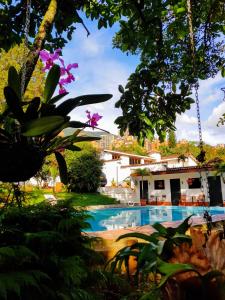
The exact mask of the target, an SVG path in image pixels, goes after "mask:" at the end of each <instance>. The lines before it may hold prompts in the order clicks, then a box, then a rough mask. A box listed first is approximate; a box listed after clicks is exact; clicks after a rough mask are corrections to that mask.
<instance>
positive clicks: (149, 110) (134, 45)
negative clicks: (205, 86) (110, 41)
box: [114, 0, 225, 142]
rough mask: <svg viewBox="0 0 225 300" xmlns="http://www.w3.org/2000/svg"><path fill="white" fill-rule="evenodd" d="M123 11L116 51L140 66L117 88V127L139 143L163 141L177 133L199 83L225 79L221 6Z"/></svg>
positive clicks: (149, 0)
mask: <svg viewBox="0 0 225 300" xmlns="http://www.w3.org/2000/svg"><path fill="white" fill-rule="evenodd" d="M124 6H126V9H125V7H124ZM124 6H123V9H121V11H122V14H123V15H124V18H122V19H121V20H120V30H119V31H118V32H117V34H116V36H115V38H114V46H115V47H117V48H119V49H121V50H122V51H123V52H126V53H127V54H130V53H131V54H139V56H140V64H139V65H138V66H137V68H136V70H135V72H134V73H133V74H131V75H130V77H129V79H128V83H127V85H126V86H125V87H122V86H120V87H119V90H120V92H121V97H120V100H119V101H118V102H117V103H116V107H119V108H121V109H122V113H123V115H122V116H121V117H119V118H117V120H116V123H117V124H118V125H119V128H120V130H121V133H123V132H124V131H125V130H126V129H127V128H128V129H129V132H130V134H132V135H136V136H138V138H139V140H140V141H141V142H143V139H144V138H145V137H148V138H152V137H153V136H154V133H155V132H156V133H157V134H158V135H159V137H160V139H164V138H165V132H166V130H167V129H168V128H170V129H172V130H174V129H175V128H174V122H175V121H176V115H177V114H181V113H183V112H184V111H185V110H187V109H189V108H190V105H191V104H192V103H193V99H191V98H190V97H189V95H190V91H191V87H192V86H193V85H195V84H196V83H197V80H198V79H199V78H200V79H207V78H209V77H212V76H214V75H215V74H216V73H217V72H219V71H220V70H221V69H222V74H225V68H224V63H225V60H224V55H223V50H222V49H223V47H224V40H225V39H224V33H225V30H224V28H225V27H224V24H225V19H224V13H223V11H224V1H221V0H215V1H211V0H201V1H193V0H186V1H180V0H175V1H171V0H169V1H154V0H146V1H131V0H130V1H126V4H124ZM218 37H220V38H218ZM179 86H180V91H179V90H178V89H177V87H179ZM196 86H197V85H196ZM134 116H135V118H134Z"/></svg>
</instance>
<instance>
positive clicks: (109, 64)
mask: <svg viewBox="0 0 225 300" xmlns="http://www.w3.org/2000/svg"><path fill="white" fill-rule="evenodd" d="M85 24H86V26H87V27H88V29H89V31H90V32H91V34H90V35H89V36H88V37H87V34H86V31H85V29H84V28H83V27H82V26H81V25H79V24H78V25H77V30H76V31H75V32H74V34H73V39H72V41H70V42H69V43H68V44H67V45H66V46H65V48H64V49H63V58H64V59H65V61H66V63H74V62H77V63H78V65H79V68H78V69H76V70H75V72H74V75H75V77H76V78H77V80H76V81H75V83H73V84H71V85H70V86H68V91H69V92H70V96H74V97H75V96H79V95H82V94H93V93H111V94H113V98H112V99H111V100H110V101H108V102H105V103H100V104H94V105H91V106H89V107H82V108H79V109H77V110H74V111H73V112H72V114H71V116H72V118H73V119H74V120H80V121H86V114H85V111H86V110H87V109H88V110H90V111H91V112H93V113H94V112H98V113H99V114H100V115H102V116H103V118H102V120H101V121H100V123H99V125H100V127H101V128H104V129H106V130H108V131H110V132H112V133H115V134H117V133H118V129H117V127H116V125H115V124H114V120H115V119H116V117H117V116H119V115H120V114H121V111H120V110H119V109H116V108H115V107H114V104H115V102H116V101H117V100H118V99H119V95H120V93H119V92H118V85H119V84H122V85H124V84H125V83H126V80H127V78H128V77H129V74H130V73H131V72H133V71H134V70H135V68H136V66H137V64H138V62H139V59H138V57H137V56H131V55H129V56H127V55H126V54H124V53H122V52H121V51H120V50H117V49H113V48H112V38H113V36H114V33H115V32H116V31H117V30H118V25H115V26H114V27H113V28H109V29H101V30H98V29H97V25H96V23H95V22H91V21H88V20H86V21H85ZM223 86H225V79H223V78H221V76H220V75H219V74H218V75H217V76H216V77H215V78H212V79H208V80H205V81H201V82H200V89H199V96H200V103H201V117H202V129H203V139H204V141H205V142H207V143H210V144H213V145H215V144H219V143H225V139H224V135H225V126H220V127H217V126H216V124H217V122H218V120H219V117H220V116H221V115H222V113H224V112H225V102H224V101H223V92H222V91H221V90H220V88H221V87H223ZM176 126H177V131H176V135H177V138H178V140H179V139H188V140H196V141H197V140H198V131H197V118H196V109H195V104H194V105H192V107H191V110H190V111H188V112H186V113H184V114H182V115H180V116H178V117H177V123H176Z"/></svg>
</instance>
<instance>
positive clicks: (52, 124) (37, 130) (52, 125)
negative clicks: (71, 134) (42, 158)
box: [22, 116, 65, 136]
mask: <svg viewBox="0 0 225 300" xmlns="http://www.w3.org/2000/svg"><path fill="white" fill-rule="evenodd" d="M64 121H65V119H64V118H63V117H61V116H49V117H42V118H39V119H35V120H31V121H29V122H27V123H25V124H24V126H23V128H22V135H24V136H39V135H43V134H47V133H49V132H51V131H53V130H56V129H57V128H58V127H59V126H61V125H62V124H63V123H64Z"/></svg>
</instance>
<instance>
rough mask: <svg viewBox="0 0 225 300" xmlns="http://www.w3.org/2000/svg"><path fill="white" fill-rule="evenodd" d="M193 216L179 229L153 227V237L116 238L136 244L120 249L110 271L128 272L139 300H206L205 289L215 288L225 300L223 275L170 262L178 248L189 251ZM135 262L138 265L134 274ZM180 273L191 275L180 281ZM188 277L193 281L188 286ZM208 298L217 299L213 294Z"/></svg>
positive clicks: (139, 234) (155, 225) (156, 224)
mask: <svg viewBox="0 0 225 300" xmlns="http://www.w3.org/2000/svg"><path fill="white" fill-rule="evenodd" d="M190 217H191V216H189V217H188V218H187V219H186V220H184V221H183V223H181V224H180V225H179V226H178V227H177V228H172V227H167V228H166V227H164V226H163V225H161V224H159V223H155V224H154V225H153V228H154V229H155V232H154V233H152V234H150V235H147V234H143V233H139V232H135V233H128V234H124V235H122V236H120V237H119V238H118V239H117V241H119V240H121V239H125V238H129V239H132V240H133V242H132V243H130V245H129V246H126V247H124V248H122V249H121V250H119V251H118V252H117V254H116V255H115V256H114V258H113V259H112V260H111V261H110V262H109V264H110V268H111V271H112V272H119V273H121V272H124V270H125V272H126V275H127V278H128V280H129V281H130V282H132V283H134V284H135V286H136V287H137V288H138V289H137V291H138V290H139V291H140V293H139V298H138V299H141V300H161V299H163V300H169V299H178V300H183V299H204V297H208V296H209V294H207V293H206V290H208V291H209V290H210V287H211V288H214V289H216V291H217V292H216V295H218V299H221V300H222V299H223V296H224V291H223V289H224V276H223V273H222V272H220V271H215V270H212V271H210V272H208V273H206V274H203V275H202V274H200V273H199V271H198V270H197V268H195V267H194V266H193V265H190V264H187V263H171V262H168V261H170V260H171V258H172V257H173V256H174V249H175V248H176V249H179V247H181V249H184V248H185V247H186V248H190V245H191V243H192V238H191V237H190V236H188V235H186V231H187V230H188V228H189V219H190ZM137 239H138V240H137ZM182 246H185V247H183V248H182ZM183 255H185V254H184V253H181V256H182V259H183V260H184V257H183ZM132 258H133V259H132ZM132 261H135V262H136V264H135V269H134V271H132V270H133V269H132V264H131V262H132ZM180 273H188V276H187V277H183V281H182V280H179V276H177V275H178V274H180ZM187 278H188V279H190V280H187V282H186V284H185V283H184V282H185V279H187ZM217 279H218V280H217ZM212 282H214V286H213V284H212ZM212 286H213V287H212ZM206 295H207V296H206ZM195 297H196V298H195ZM128 299H129V298H128ZM131 299H132V298H131ZM207 299H214V298H213V293H212V295H210V296H209V298H207Z"/></svg>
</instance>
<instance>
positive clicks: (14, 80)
mask: <svg viewBox="0 0 225 300" xmlns="http://www.w3.org/2000/svg"><path fill="white" fill-rule="evenodd" d="M8 86H10V87H11V88H12V89H13V91H14V92H15V93H16V95H17V97H18V98H19V99H21V78H20V76H19V74H18V73H17V71H16V69H15V68H14V67H13V66H11V67H10V68H9V72H8Z"/></svg>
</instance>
